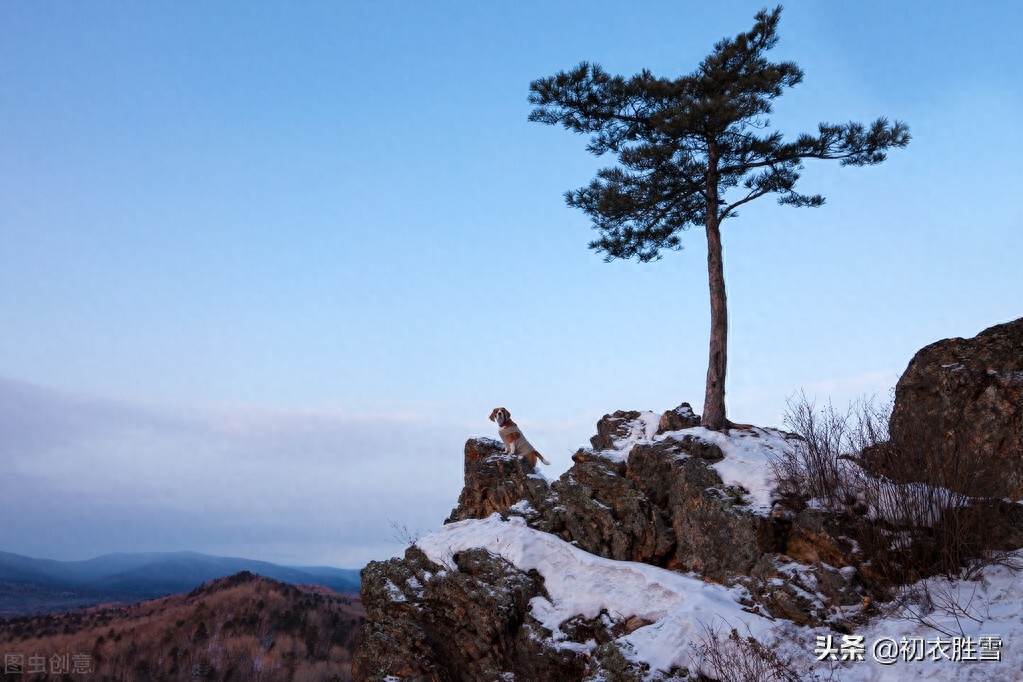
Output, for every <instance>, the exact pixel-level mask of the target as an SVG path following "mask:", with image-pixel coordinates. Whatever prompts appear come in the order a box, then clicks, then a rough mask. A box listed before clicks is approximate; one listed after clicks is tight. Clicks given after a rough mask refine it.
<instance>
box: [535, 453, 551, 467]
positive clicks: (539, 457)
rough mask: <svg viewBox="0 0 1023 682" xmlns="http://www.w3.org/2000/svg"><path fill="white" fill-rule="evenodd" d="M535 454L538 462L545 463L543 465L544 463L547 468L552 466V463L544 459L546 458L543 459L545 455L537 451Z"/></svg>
mask: <svg viewBox="0 0 1023 682" xmlns="http://www.w3.org/2000/svg"><path fill="white" fill-rule="evenodd" d="M533 452H534V453H536V458H537V459H538V460H540V461H541V462H543V463H544V464H546V465H547V466H550V465H551V463H550V462H548V461H547V460H546V459H544V458H543V455H541V454H540V453H539V452H536V451H535V450H534V451H533Z"/></svg>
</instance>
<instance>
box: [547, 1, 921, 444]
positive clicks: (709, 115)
mask: <svg viewBox="0 0 1023 682" xmlns="http://www.w3.org/2000/svg"><path fill="white" fill-rule="evenodd" d="M781 9H782V8H781V7H780V6H779V7H777V8H775V9H774V10H772V11H767V10H762V11H761V12H759V13H758V14H757V15H756V17H755V21H756V23H755V24H754V25H753V28H752V29H751V30H750V31H748V32H746V33H740V34H739V35H737V36H736V37H735V38H734V39H731V38H725V39H723V40H721V41H719V42H718V43H717V44H716V45H715V46H714V51H713V52H712V53H711V54H710V55H709V56H708V57H706V58H705V59H704V60H703V61H702V62H701V63H700V66H699V68H698V69H697V70H696V71H694V72H693V73H691V74H689V75H687V76H682V77H680V78H676V79H674V80H671V79H667V78H658V77H655V76H654V75H653V74H651V73H650V71H648V70H645V69H644V70H643V71H642V72H641V73H639V74H637V75H634V76H632V77H631V78H629V79H626V78H623V77H622V76H612V75H609V74H608V73H606V72H605V71H604V70H603V69H602V68H601V67H600V66H599V65H597V64H589V63H587V62H583V63H581V64H580V65H579V66H577V67H576V68H575V69H573V70H571V71H567V72H566V71H562V72H559V73H557V74H556V75H554V76H550V77H548V78H542V79H539V80H535V81H533V82H532V83H530V86H529V90H530V93H529V102H530V104H533V105H536V107H535V108H534V109H533V111H532V113H531V114H530V116H529V120H531V121H537V122H540V123H547V124H550V125H555V124H560V125H562V126H564V127H565V128H567V129H569V130H572V131H575V132H578V133H588V134H590V135H591V137H590V140H589V144H588V145H587V150H588V151H589V152H591V153H593V154H595V155H597V156H601V155H603V154H607V153H612V154H615V155H617V158H618V165H615V166H612V167H609V168H604V169H602V170H600V171H598V172H597V176H596V178H595V179H594V180H593V181H592V182H591V183H590V184H589V185H588V186H586V187H582V188H580V189H578V190H575V191H570V192H567V193H566V194H565V199H566V202H567V203H568V205H569V206H572V207H575V208H580V209H582V210H583V211H584V212H585V213H586V214H587V215H588V216H589V217H590V218H591V219H592V221H593V227H594V228H595V229H596V230H598V231H599V234H600V237H599V238H598V239H596V240H594V241H592V242H590V245H589V246H590V248H592V249H595V250H596V251H597V252H603V253H604V254H605V260H607V261H610V260H614V259H616V258H633V257H635V258H637V259H638V260H639V261H640V262H648V261H651V260H655V259H658V258H660V251H661V250H662V249H666V250H679V249H681V248H682V244H681V239H680V236H679V234H680V233H681V232H682V231H684V230H686V229H688V228H690V227H692V226H694V225H695V226H703V227H704V229H705V231H706V234H707V270H708V278H709V284H710V310H711V325H710V358H709V363H708V368H707V387H706V395H705V399H704V407H703V417H702V422H703V425H704V426H706V427H707V428H710V429H713V430H716V431H721V430H723V429H725V428H727V427H728V424H729V422H728V420H727V418H726V416H725V369H726V365H727V349H728V322H727V314H726V313H727V308H726V306H727V303H726V298H725V279H724V266H723V263H722V257H721V223H722V221H724V220H725V219H726V218H732V217H735V216H736V209H738V208H739V207H740V206H742V205H743V204H746V203H748V202H750V201H753V200H754V199H757V198H759V197H762V196H764V195H766V194H776V195H778V202H779V203H781V204H788V205H790V206H814V207H816V206H821V205H822V204H823V203H824V197H823V196H821V195H819V194H814V195H806V194H801V193H799V192H797V191H796V189H795V185H796V181H797V180H798V179H799V176H800V173H801V172H802V170H803V160H804V159H830V160H837V161H839V163H840V164H841V165H843V166H866V165H874V164H878V163H881V162H882V161H884V160H885V158H886V154H885V152H886V150H888V149H890V148H901V147H905V146H906V145H907V144H908V143H909V139H910V136H909V128H908V126H907V125H906V124H904V123H902V122H899V121H895V122H894V123H889V122H888V120H887V119H885V118H879V119H877V120H876V121H874V122H873V123H872V124H870V125H869V126H865V125H863V124H861V123H855V122H851V123H845V124H838V125H834V124H826V123H821V124H820V125H819V126H818V131H817V133H816V134H813V135H811V134H807V133H804V134H801V135H799V136H798V137H797V138H796V139H795V141H785V140H784V139H783V138H782V135H781V133H779V132H777V131H774V132H769V126H770V121H769V119H768V118H767V116H768V115H769V114H770V113H771V101H772V100H773V99H775V98H776V97H779V96H780V95H781V94H782V92H783V91H784V89H785V88H791V87H793V86H795V85H796V84H798V83H799V82H800V81H801V80H802V79H803V72H802V70H801V69H800V68H799V67H798V66H796V64H794V63H793V62H770V61H768V60H767V59H766V57H765V53H766V52H767V51H768V50H770V49H771V48H773V47H774V46H775V45H776V44H777V42H778V36H777V28H778V20H779V18H780V16H781Z"/></svg>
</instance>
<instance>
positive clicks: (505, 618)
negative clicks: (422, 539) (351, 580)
mask: <svg viewBox="0 0 1023 682" xmlns="http://www.w3.org/2000/svg"><path fill="white" fill-rule="evenodd" d="M455 562H456V564H457V567H456V570H442V568H441V567H440V566H437V565H436V564H433V563H432V562H430V560H429V559H428V558H427V557H426V555H425V554H423V552H421V551H420V550H419V549H417V548H416V547H411V548H409V549H408V550H407V551H406V552H405V557H404V558H403V559H391V560H389V561H374V562H370V564H369V565H368V566H366V568H365V569H363V571H362V595H363V600H364V603H365V604H366V605H367V609H366V615H367V623H366V624H365V625H364V626H363V628H362V630H361V631H360V632H359V641H358V643H357V646H356V650H355V656H354V658H353V660H352V675H353V677H354V678H355V679H356V680H384V679H403V680H430V681H436V682H440V681H447V680H501V679H506V677H505V674H506V673H509V672H512V671H514V673H515V674H516V675H518V676H519V677H517V679H529V680H538V681H540V682H542V681H545V680H551V681H552V682H554V681H558V680H567V679H580V678H581V677H582V675H583V669H584V665H585V661H584V660H583V659H582V657H581V656H579V655H573V653H572V652H570V651H564V650H554V649H551V648H549V647H545V646H543V643H542V642H543V638H544V632H543V629H542V628H541V627H540V626H539V625H538V624H537V623H536V621H535V620H533V619H532V618H531V617H530V616H529V601H530V599H532V598H533V597H537V596H543V595H545V593H544V590H543V584H542V579H541V578H540V576H539V575H538V574H537V573H536V572H535V571H533V572H530V573H525V572H523V571H520V570H518V569H516V568H515V567H514V566H512V565H511V564H509V563H508V562H506V561H504V560H503V559H500V558H498V557H495V556H494V555H492V554H490V553H489V552H487V551H486V550H483V549H475V550H468V551H465V552H461V553H459V554H458V555H456V556H455Z"/></svg>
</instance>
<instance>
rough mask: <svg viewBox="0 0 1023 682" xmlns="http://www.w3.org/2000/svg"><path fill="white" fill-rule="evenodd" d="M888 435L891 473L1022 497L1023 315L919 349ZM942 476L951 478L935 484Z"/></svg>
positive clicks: (897, 393) (968, 491)
mask: <svg viewBox="0 0 1023 682" xmlns="http://www.w3.org/2000/svg"><path fill="white" fill-rule="evenodd" d="M889 432H890V438H891V440H890V443H891V446H892V447H893V452H894V453H895V455H894V457H895V463H896V465H897V467H896V469H897V470H888V471H885V473H888V474H889V475H892V476H894V477H896V478H898V479H901V480H925V478H926V474H925V472H931V473H930V477H931V478H932V480H928V481H926V482H930V483H936V484H940V485H943V486H946V487H951V488H953V489H956V488H959V489H960V492H963V493H965V494H967V495H985V496H991V497H1009V498H1010V499H1013V500H1019V499H1023V318H1020V319H1018V320H1015V321H1013V322H1008V323H1005V324H1000V325H996V326H994V327H991V328H990V329H986V330H984V331H982V332H981V333H980V334H978V335H977V336H975V337H973V338H972V339H962V338H952V339H945V340H943V341H938V342H936V343H932V344H930V345H929V346H926V347H925V348H923V349H921V350H920V351H919V352H917V354H916V355H915V356H913V359H912V360H911V361H910V363H909V366H908V367H907V368H906V371H905V372H904V373H903V374H902V377H901V378H900V379H899V383H898V385H897V386H896V389H895V405H894V408H893V411H892V416H891V421H890V425H889ZM962 465H966V466H962ZM966 469H968V470H969V473H968V475H967V474H965V473H963V472H964V470H966ZM936 472H943V473H947V474H948V475H947V476H946V475H942V476H941V478H940V479H939V480H933V479H934V476H935V473H936Z"/></svg>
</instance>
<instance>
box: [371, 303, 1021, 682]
mask: <svg viewBox="0 0 1023 682" xmlns="http://www.w3.org/2000/svg"><path fill="white" fill-rule="evenodd" d="M1021 332H1023V320H1019V321H1017V322H1014V323H1010V324H1008V325H1000V326H998V327H993V328H991V329H989V330H987V331H985V332H983V333H982V334H980V335H979V336H978V337H977V338H976V339H972V340H963V339H950V340H946V341H944V342H939V343H938V344H933V345H932V346H928V347H927V348H925V349H923V350H921V351H920V352H919V353H918V354H917V356H916V357H915V358H914V360H913V362H912V363H911V365H910V368H909V369H908V370H907V372H906V374H905V375H904V376H903V379H902V381H900V383H899V387H898V390H897V399H896V405H895V410H894V414H893V415H892V419H891V434H892V443H891V444H884V443H882V444H879V445H878V448H882V449H883V448H887V449H885V450H884V452H886V453H889V454H890V453H893V452H894V453H896V454H897V455H898V456H899V457H901V458H902V459H901V460H900V459H898V458H896V459H894V460H893V459H892V458H890V457H889V458H888V459H886V460H885V462H886V465H887V466H888V470H887V471H883V472H877V471H875V472H873V473H871V472H870V471H869V470H865V469H861V468H860V465H859V463H858V461H859V460H858V459H857V458H852V459H848V458H846V456H845V455H842V458H841V462H842V463H841V464H839V463H837V462H835V463H833V464H835V466H837V467H838V468H839V469H841V470H847V471H851V472H852V474H851V476H852V477H853V478H852V480H853V481H854V482H856V481H860V482H862V481H863V480H867V478H870V477H873V479H872V480H875V481H881V482H882V485H883V487H884V489H885V490H903V491H909V492H910V493H911V494H912V493H913V491H916V490H920V489H921V488H920V487H919V486H921V485H924V484H927V483H929V484H930V485H931V486H932V487H930V488H929V489H930V490H932V491H934V490H937V491H938V495H939V497H942V498H943V499H944V498H945V497H946V496H945V495H944V493H941V490H940V489H937V488H934V487H933V485H934V483H935V482H934V481H926V479H922V478H921V477H919V476H914V475H913V472H914V471H915V470H916V468H918V465H920V464H921V463H924V464H927V465H928V466H930V467H931V469H932V470H933V468H934V467H933V464H934V461H939V462H940V461H941V458H942V457H945V456H946V455H945V454H942V453H945V452H955V453H959V454H960V455H961V454H962V453H963V452H964V451H968V452H969V454H971V455H972V456H975V457H976V458H977V461H978V462H979V461H988V462H993V463H996V465H997V466H1000V467H1005V471H1006V476H1005V477H1004V483H1005V487H1004V490H1002V489H999V490H997V491H992V490H985V491H971V492H970V493H969V494H970V495H980V494H983V495H986V496H987V497H985V498H984V499H987V500H991V499H994V498H992V496H993V495H998V496H1002V495H1003V494H1004V495H1009V496H1011V499H1023V487H1021V481H1023V463H1021V461H1020V459H1021V457H1020V447H1021V442H1023V441H1021V430H1020V429H1021V426H1020V410H1021V406H1023V400H1021V394H1020V390H1021V386H1023V350H1021V349H1023V344H1021V339H1023V336H1021ZM923 437H926V438H927V439H930V440H925V441H923V442H925V443H926V448H931V449H932V450H933V451H934V453H935V454H934V457H933V458H931V459H927V456H926V454H921V453H922V452H926V449H924V450H921V449H920V448H916V449H913V448H910V447H909V446H908V445H907V442H913V443H917V442H921V441H920V439H921V438H923ZM806 451H807V445H806V443H805V442H804V441H802V439H800V438H799V437H798V436H795V435H793V434H788V433H784V432H782V431H779V430H776V429H766V428H755V427H743V428H733V429H730V430H728V431H727V432H725V433H718V432H712V431H708V430H707V429H703V428H701V427H700V426H699V418H698V416H696V415H695V414H693V412H692V410H691V409H690V407H689V405H687V404H683V405H680V406H679V407H677V408H674V409H672V410H668V411H667V412H665V413H663V414H658V413H652V412H641V411H619V412H615V413H612V414H609V415H605V416H604V417H603V418H602V419H601V420H600V421H599V422H598V424H597V428H596V434H595V435H594V436H593V438H591V439H590V447H587V448H581V449H580V450H579V451H577V452H576V453H575V455H573V457H572V459H573V465H572V467H571V468H570V469H569V470H568V471H566V472H565V473H564V474H563V475H562V476H560V477H559V478H558V479H557V480H554V481H548V480H547V479H546V478H545V477H544V476H542V475H541V474H540V473H539V472H537V471H535V470H534V469H533V468H532V467H530V466H529V464H528V463H526V462H524V461H522V460H520V459H518V458H515V457H509V456H507V455H505V454H504V453H503V449H502V446H501V444H500V443H498V442H497V441H493V440H490V439H486V438H472V439H469V441H468V442H467V443H466V445H465V450H464V461H465V486H464V488H463V490H462V493H461V495H460V496H459V499H458V505H457V506H456V507H455V508H454V509H453V510H452V512H451V515H450V517H449V518H448V519H447V521H446V522H445V524H446V525H445V526H444V527H443V528H441V529H440V530H438V531H436V532H434V533H431V534H430V535H428V536H426V537H424V538H421V539H419V540H417V542H416V544H415V545H414V546H412V547H410V548H409V549H408V550H407V551H406V552H405V556H404V557H403V558H397V559H391V560H389V561H382V562H373V563H371V564H370V565H369V566H367V567H366V569H365V570H364V571H363V576H362V578H363V589H362V599H363V603H364V605H365V608H366V611H367V616H368V621H367V623H366V625H365V626H364V627H363V629H362V631H361V632H360V639H359V644H358V646H357V651H356V655H355V658H354V660H353V674H354V676H355V678H356V679H359V680H385V679H410V680H592V681H596V680H680V681H681V680H701V679H710V678H707V677H701V676H700V674H701V671H706V670H707V667H706V666H705V663H706V660H705V659H706V656H707V655H708V653H713V652H715V651H716V652H718V655H720V652H721V651H725V650H727V647H725V645H723V644H722V640H721V639H720V638H718V637H717V635H716V632H717V633H725V632H728V631H731V632H732V633H733V635H732V638H730V639H729V640H728V642H730V643H731V644H730V645H729V646H733V647H737V648H736V649H733V654H732V655H733V656H734V658H732V659H728V658H727V657H726V658H725V659H721V658H718V659H717V662H716V663H715V664H714V666H712V667H711V670H721V665H720V664H721V663H722V660H724V661H725V667H726V668H727V661H728V660H732V661H749V660H751V658H759V659H762V660H765V661H769V662H771V663H770V664H771V665H777V666H779V667H778V668H777V670H785V671H787V672H785V674H786V675H789V676H787V677H786V676H781V674H780V673H778V675H779V676H776V677H773V678H772V677H763V678H755V679H819V678H818V677H814V675H818V674H820V675H823V676H824V677H825V678H830V679H844V678H843V677H842V676H841V675H835V674H834V670H833V669H830V670H831V672H828V670H829V669H825V670H823V671H821V670H820V669H819V668H814V666H815V665H817V663H815V662H814V657H813V656H808V653H807V652H810V651H812V650H813V646H814V642H815V638H819V637H820V636H821V634H820V633H822V632H823V633H828V635H827V636H833V637H839V638H840V637H841V635H842V634H855V633H856V632H858V631H862V629H863V628H868V627H870V622H871V621H870V617H871V616H876V614H877V611H876V610H875V609H876V606H875V605H874V604H873V603H872V599H871V598H870V596H869V589H872V586H873V585H875V584H876V579H877V575H876V571H875V565H874V563H873V557H872V556H865V555H864V554H863V552H864V548H863V545H862V543H861V542H860V541H858V539H857V538H863V537H873V538H875V539H876V538H881V540H882V541H883V542H886V543H887V542H889V541H891V542H897V541H898V538H900V537H903V538H905V537H907V536H906V535H905V533H906V532H907V531H910V530H912V531H913V532H916V533H918V534H921V535H924V536H927V535H929V534H930V529H928V528H926V527H924V528H921V529H910V528H906V527H896V526H892V525H890V524H889V525H888V526H885V524H886V523H887V522H886V521H885V520H884V514H883V513H879V510H878V509H872V508H870V507H869V504H865V503H864V502H863V501H862V500H860V501H857V500H851V501H850V503H849V504H848V505H845V506H844V508H842V509H838V510H836V509H833V508H824V507H821V506H820V505H819V504H815V501H814V499H812V498H811V496H810V495H809V494H808V493H805V492H800V491H798V490H797V491H796V494H787V495H786V497H785V498H781V497H780V496H779V494H778V493H777V491H776V489H775V488H776V483H775V480H774V478H773V469H772V466H771V462H772V460H776V459H778V458H785V457H790V456H791V455H793V453H798V452H804V453H805V452H806ZM911 457H918V458H919V457H923V458H924V459H922V460H919V461H916V462H914V461H913V460H912V459H911ZM893 461H895V462H897V464H895V465H893V464H892V462H893ZM868 464H869V463H868ZM939 468H940V467H939ZM836 470H837V469H836ZM878 473H880V474H881V476H878V475H877V474H878ZM865 477H866V478H865ZM900 481H901V482H900ZM919 481H924V484H921V483H919ZM900 486H901V487H900ZM914 486H916V487H914ZM852 487H855V486H852ZM852 487H850V489H852ZM977 499H980V498H973V497H970V498H966V502H965V503H964V504H967V505H975V504H976V500H977ZM985 504H987V503H985ZM990 510H991V511H992V513H996V514H998V515H999V516H1000V517H1005V520H1003V521H1001V522H999V524H995V525H1000V526H1001V528H1002V531H1000V532H999V533H998V537H997V538H996V541H995V542H994V543H993V544H990V545H987V546H988V547H998V548H1000V549H1003V550H1005V549H1010V547H1009V545H1011V548H1015V547H1018V546H1019V544H1021V543H1023V532H1020V529H1021V528H1023V520H1021V519H1020V516H1021V513H1023V512H1021V510H1023V507H1021V506H1020V505H1018V504H1015V503H1012V502H1008V501H1005V502H1003V501H1001V500H998V501H997V505H995V506H993V507H991V508H990ZM882 511H883V510H882ZM985 518H986V517H985ZM938 521H940V519H939V520H938ZM938 521H935V520H933V519H932V520H931V521H929V522H930V523H937V522H938ZM881 526H885V527H883V528H882V527H881ZM935 527H936V526H935ZM865 528H866V529H872V530H871V533H864V532H863V529H865ZM879 528H880V530H878V529H879ZM1010 531H1011V532H1010ZM1007 538H1008V539H1007ZM1014 543H1015V544H1014ZM893 546H894V545H893ZM976 547H977V548H980V549H983V548H984V545H983V544H977V545H976ZM1003 556H1006V557H1008V556H1010V555H1008V554H1006V555H1003ZM1012 556H1015V555H1012ZM1019 560H1020V561H1023V555H1021V556H1019ZM982 566H983V564H982ZM931 573H933V571H932V572H931ZM975 573H976V574H978V575H980V574H981V573H982V571H980V570H977V571H975ZM914 575H918V576H926V575H930V573H928V572H927V571H926V570H918V571H917V573H916V574H914ZM913 579H915V578H913ZM999 580H1000V579H999ZM991 584H993V585H1013V584H1014V582H1013V581H1012V579H1011V577H1010V578H1006V579H1005V580H1004V581H1002V582H997V581H995V582H994V583H991ZM941 589H942V590H946V591H947V593H948V594H952V593H954V592H955V590H957V589H959V588H957V587H943V588H941ZM972 589H973V592H972V593H971V595H981V596H978V597H977V599H978V601H977V602H974V601H973V600H974V596H969V597H968V598H965V597H964V598H963V600H962V602H954V601H953V605H955V606H956V607H957V608H958V607H960V606H962V605H964V604H965V605H966V606H965V607H964V609H965V610H963V609H961V613H965V612H966V611H968V610H969V609H971V608H972V609H973V610H972V611H970V613H971V615H970V627H974V626H976V627H980V628H983V627H988V626H989V623H991V622H994V621H992V620H991V618H992V615H991V614H992V611H991V610H990V609H989V610H988V611H987V614H986V615H983V614H981V613H980V611H978V610H977V607H976V606H971V604H974V603H983V602H984V599H985V598H986V597H984V596H983V594H984V593H985V591H986V590H988V589H989V588H988V586H987V583H985V586H982V587H980V588H976V587H975V588H972ZM992 589H993V588H992ZM999 589H1002V588H999ZM1006 590H1008V588H1005V590H1003V592H1002V594H1008V593H1009V591H1011V590H1009V591H1006ZM1013 594H1015V593H1014V592H1013ZM994 598H995V597H992V599H994ZM999 598H1001V597H999ZM914 608H915V609H916V610H915V611H911V616H912V618H915V619H916V620H917V621H918V623H919V624H922V625H919V627H921V628H925V627H929V626H928V625H927V623H928V622H929V621H927V619H926V618H923V617H922V616H921V615H920V614H921V613H923V612H924V611H923V610H922V609H924V608H925V607H922V606H919V605H918V606H915V607H914ZM926 608H932V609H933V608H934V605H933V603H932V604H931V605H930V606H928V607H926ZM985 608H986V607H985ZM1020 611H1021V610H1020V609H1012V610H1011V613H1010V612H1009V611H1007V612H1006V614H1007V615H1005V616H1004V617H1005V618H1007V619H1012V618H1016V619H1018V620H1020V624H1019V627H1020V633H1021V636H1023V616H1020V615H1019V613H1020ZM953 615H954V621H955V623H956V627H959V628H960V629H961V630H960V631H961V632H965V630H962V628H963V623H964V622H965V621H964V620H963V619H962V618H961V617H960V615H955V614H953ZM900 622H901V621H900ZM930 622H932V621H930ZM883 628H888V630H887V631H883V632H881V633H880V634H882V635H885V636H888V635H889V634H891V633H894V632H897V631H901V632H911V633H912V632H918V631H919V630H918V631H913V630H906V629H905V628H904V626H901V625H900V626H894V625H891V624H890V623H889V624H887V625H884V626H883ZM883 628H882V629H883ZM899 628H903V629H902V630H899ZM740 630H742V631H743V632H742V633H740V634H737V633H739V631H740ZM868 631H869V630H868ZM747 635H748V637H749V638H752V639H747V638H746V636H747ZM754 641H755V642H756V644H751V642H754ZM793 643H795V644H793ZM793 647H795V648H793ZM786 650H787V651H790V652H791V651H796V652H797V653H798V654H799V656H797V659H798V660H800V661H806V660H807V659H809V661H810V663H809V664H807V665H803V664H802V663H800V664H799V665H788V664H785V663H784V662H782V661H780V660H779V658H778V656H779V654H778V652H782V651H786ZM1013 660H1015V661H1016V662H1010V667H1011V666H1014V665H1017V663H1019V664H1023V655H1021V656H1019V657H1016V659H1013ZM854 665H858V664H854ZM797 669H798V670H797ZM1013 669H1018V668H1013ZM849 670H860V671H866V670H867V667H865V666H861V667H860V668H858V669H856V668H851V669H849ZM886 670H887V669H886ZM891 670H895V669H894V668H892V669H891ZM1000 670H1001V669H997V670H996V669H994V668H992V669H991V672H992V673H993V674H995V676H996V677H997V675H998V674H1000V672H999V671H1000ZM906 672H907V674H908V672H909V671H908V669H907V670H906ZM865 674H866V673H865ZM895 675H896V677H892V678H891V679H896V678H897V677H898V673H895ZM829 676H830V677H829ZM715 677H718V678H720V679H730V678H729V677H728V675H725V677H721V676H720V674H718V675H715ZM736 679H738V678H736ZM742 679H746V678H742ZM749 679H754V678H749ZM853 679H868V678H867V677H862V678H861V677H854V678H853ZM870 679H875V678H873V677H872V678H870ZM876 679H889V678H888V677H884V676H883V675H882V676H881V677H877V678H876ZM949 679H951V678H949ZM991 679H994V678H991Z"/></svg>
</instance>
